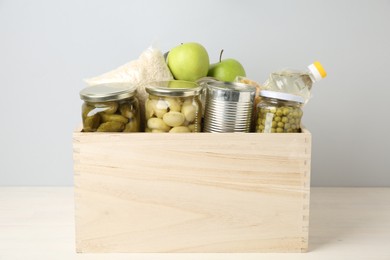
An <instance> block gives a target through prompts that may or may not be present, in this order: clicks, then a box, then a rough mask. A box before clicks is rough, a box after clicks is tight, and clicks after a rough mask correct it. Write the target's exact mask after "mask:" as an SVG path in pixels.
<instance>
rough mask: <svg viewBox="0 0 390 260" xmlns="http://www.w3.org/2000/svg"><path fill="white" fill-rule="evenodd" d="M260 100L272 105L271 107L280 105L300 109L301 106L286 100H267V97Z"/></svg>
mask: <svg viewBox="0 0 390 260" xmlns="http://www.w3.org/2000/svg"><path fill="white" fill-rule="evenodd" d="M261 99H262V100H264V101H265V102H267V103H269V104H273V105H282V106H289V107H301V106H302V104H301V103H298V102H295V101H288V100H282V99H276V98H269V97H261ZM260 103H261V102H260Z"/></svg>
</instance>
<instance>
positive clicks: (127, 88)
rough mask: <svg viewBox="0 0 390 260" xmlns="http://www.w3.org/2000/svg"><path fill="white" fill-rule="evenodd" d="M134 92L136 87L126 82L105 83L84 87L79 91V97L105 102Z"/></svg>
mask: <svg viewBox="0 0 390 260" xmlns="http://www.w3.org/2000/svg"><path fill="white" fill-rule="evenodd" d="M136 92H137V91H136V87H134V86H133V85H131V84H128V83H107V84H101V85H95V86H91V87H86V88H84V89H83V90H81V91H80V98H81V99H82V100H84V101H89V102H107V101H116V100H122V99H125V98H129V97H132V96H134V95H135V94H136Z"/></svg>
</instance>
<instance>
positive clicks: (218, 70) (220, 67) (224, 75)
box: [207, 50, 246, 82]
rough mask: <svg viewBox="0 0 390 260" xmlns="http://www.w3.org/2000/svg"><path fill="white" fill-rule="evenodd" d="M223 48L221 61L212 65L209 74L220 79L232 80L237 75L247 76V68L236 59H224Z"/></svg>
mask: <svg viewBox="0 0 390 260" xmlns="http://www.w3.org/2000/svg"><path fill="white" fill-rule="evenodd" d="M222 53H223V50H222V51H221V54H220V56H219V62H218V63H214V64H211V65H210V68H209V72H208V74H207V76H210V77H214V78H216V79H217V80H220V81H228V82H232V81H234V79H235V78H236V77H237V76H243V77H245V76H246V73H245V69H244V67H243V66H242V65H241V63H239V62H238V61H237V60H235V59H224V60H221V58H222Z"/></svg>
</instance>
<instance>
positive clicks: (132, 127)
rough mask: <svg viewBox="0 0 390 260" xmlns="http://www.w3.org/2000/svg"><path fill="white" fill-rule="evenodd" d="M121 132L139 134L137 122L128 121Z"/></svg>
mask: <svg viewBox="0 0 390 260" xmlns="http://www.w3.org/2000/svg"><path fill="white" fill-rule="evenodd" d="M123 132H139V123H138V121H137V120H130V122H129V123H127V124H126V126H125V129H124V130H123Z"/></svg>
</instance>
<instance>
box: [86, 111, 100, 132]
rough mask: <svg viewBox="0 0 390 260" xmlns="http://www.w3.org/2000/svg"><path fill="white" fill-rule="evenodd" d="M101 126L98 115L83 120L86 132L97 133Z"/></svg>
mask: <svg viewBox="0 0 390 260" xmlns="http://www.w3.org/2000/svg"><path fill="white" fill-rule="evenodd" d="M99 124H100V115H99V114H96V115H93V116H87V117H86V118H85V119H84V120H83V130H84V132H95V131H96V129H98V127H99Z"/></svg>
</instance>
